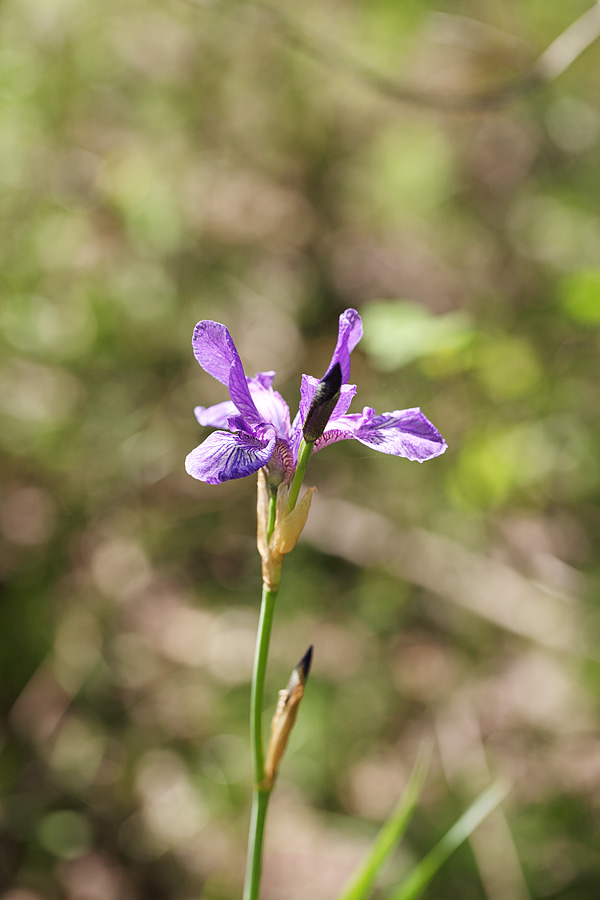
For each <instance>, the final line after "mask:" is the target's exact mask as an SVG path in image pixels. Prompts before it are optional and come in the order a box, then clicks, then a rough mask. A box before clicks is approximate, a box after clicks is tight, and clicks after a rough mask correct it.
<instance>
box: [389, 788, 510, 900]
mask: <svg viewBox="0 0 600 900" xmlns="http://www.w3.org/2000/svg"><path fill="white" fill-rule="evenodd" d="M509 791H510V785H507V784H506V782H504V781H496V782H495V783H494V784H492V785H491V786H490V787H489V788H487V790H485V791H484V792H483V793H482V794H480V795H479V797H478V798H477V800H475V802H474V803H472V804H471V806H470V807H469V808H468V809H467V811H466V812H465V813H463V815H462V816H461V817H460V819H458V821H457V822H455V823H454V825H453V826H452V828H451V829H450V830H449V831H448V832H447V833H446V834H445V835H444V837H443V838H442V839H441V841H440V842H439V843H438V844H436V846H435V847H434V848H433V850H430V851H429V853H428V854H427V856H424V857H423V859H422V860H421V861H420V862H419V863H417V865H416V866H415V868H414V869H413V870H412V872H410V873H409V875H408V877H407V878H406V879H405V881H404V882H403V883H402V886H401V887H400V888H399V890H397V891H396V892H395V893H393V894H391V895H390V896H389V898H388V900H415V898H416V897H419V896H420V895H421V894H422V893H423V891H424V890H425V888H426V887H427V885H428V884H429V882H430V881H431V879H432V878H433V876H434V875H435V874H436V872H437V871H438V869H439V868H440V866H442V865H443V863H445V862H446V860H447V859H448V857H449V856H451V855H452V854H453V853H454V851H455V850H456V849H457V848H458V847H460V845H461V844H462V843H463V842H464V841H466V840H467V838H469V837H470V836H471V834H472V833H473V832H474V831H475V829H476V828H477V826H478V825H480V824H481V823H482V822H483V820H484V819H485V818H487V816H489V815H490V813H492V812H493V811H494V810H495V809H496V807H498V806H499V805H500V804H501V803H502V801H503V800H504V799H505V797H506V796H507V794H508V793H509Z"/></svg>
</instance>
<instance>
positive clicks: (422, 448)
mask: <svg viewBox="0 0 600 900" xmlns="http://www.w3.org/2000/svg"><path fill="white" fill-rule="evenodd" d="M348 439H354V440H357V441H360V442H361V444H364V445H365V446H366V447H371V448H372V449H373V450H378V451H379V452H380V453H390V454H392V455H393V456H402V457H404V458H405V459H410V460H413V461H417V462H425V461H426V460H428V459H433V457H435V456H440V455H441V454H442V453H444V452H445V450H446V447H447V444H446V442H445V440H444V439H443V438H442V436H441V434H440V433H439V431H438V430H437V428H436V427H435V426H434V425H433V424H432V423H431V422H430V421H429V419H428V418H427V417H426V416H425V415H424V414H423V413H422V412H421V410H420V409H419V408H418V407H415V408H413V409H397V410H395V411H394V412H387V413H381V414H380V415H375V411H374V410H373V409H371V408H370V407H365V409H364V410H363V411H362V413H358V414H354V415H348V416H343V417H341V418H339V419H336V420H334V421H330V422H329V424H328V426H327V428H326V429H325V432H324V434H323V437H322V438H320V440H319V441H317V443H316V445H315V450H322V449H323V447H326V446H328V445H329V444H334V443H337V441H343V440H348Z"/></svg>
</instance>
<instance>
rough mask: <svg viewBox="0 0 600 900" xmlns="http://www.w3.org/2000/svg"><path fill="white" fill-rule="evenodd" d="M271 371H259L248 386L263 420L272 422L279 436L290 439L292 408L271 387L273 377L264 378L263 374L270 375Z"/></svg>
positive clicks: (249, 381)
mask: <svg viewBox="0 0 600 900" xmlns="http://www.w3.org/2000/svg"><path fill="white" fill-rule="evenodd" d="M270 374H271V373H266V372H263V373H259V374H258V375H257V376H256V378H249V379H248V387H249V388H250V395H251V397H252V400H253V401H254V404H255V406H256V409H257V410H258V413H259V415H260V417H261V421H263V422H270V423H271V425H273V426H274V427H275V428H276V429H277V433H278V435H279V437H281V438H283V439H284V440H286V441H287V440H289V437H290V434H291V425H290V408H289V406H288V405H287V403H286V402H285V400H284V399H283V397H282V396H281V394H280V393H279V392H278V391H274V390H273V388H272V387H271V381H272V380H273V378H272V377H271V378H270V379H269V380H266V381H265V380H264V378H262V377H261V376H264V375H270Z"/></svg>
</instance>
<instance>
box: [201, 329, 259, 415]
mask: <svg viewBox="0 0 600 900" xmlns="http://www.w3.org/2000/svg"><path fill="white" fill-rule="evenodd" d="M192 347H193V348H194V356H195V357H196V359H197V360H198V362H199V363H200V365H201V366H202V368H203V369H204V371H205V372H208V374H209V375H212V376H213V378H216V379H217V381H220V382H221V383H222V384H225V385H227V387H228V388H229V396H230V397H231V399H232V401H233V402H234V403H235V405H236V407H237V409H238V410H239V412H241V414H242V415H243V416H245V418H246V419H248V421H249V422H260V416H259V414H258V410H257V409H256V406H255V405H254V403H253V401H252V397H251V396H250V391H249V389H248V383H247V380H246V375H245V374H244V367H243V365H242V361H241V359H240V356H239V353H238V352H237V350H236V347H235V344H234V343H233V340H232V338H231V335H230V334H229V331H228V330H227V329H226V328H225V326H224V325H221V323H220V322H212V321H211V320H210V319H205V320H203V321H202V322H198V324H197V325H196V327H195V328H194V336H193V338H192Z"/></svg>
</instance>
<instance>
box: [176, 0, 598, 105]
mask: <svg viewBox="0 0 600 900" xmlns="http://www.w3.org/2000/svg"><path fill="white" fill-rule="evenodd" d="M191 2H192V3H195V4H197V5H206V0H191ZM236 5H237V6H240V5H241V6H243V7H244V8H254V9H258V10H259V11H260V12H261V13H263V14H264V15H265V16H267V17H268V19H269V20H270V22H271V24H272V25H273V26H274V28H275V29H276V30H277V31H278V33H279V35H280V36H281V38H282V39H283V40H285V41H286V42H287V43H288V44H289V45H290V46H292V47H294V49H296V50H298V51H299V52H301V53H303V54H305V55H306V56H309V57H311V58H312V59H314V60H315V61H317V62H319V63H320V64H321V65H325V66H327V67H329V68H331V69H335V70H336V71H338V72H343V73H344V74H345V75H347V76H348V77H350V78H352V79H353V80H354V81H356V82H359V83H360V84H362V85H365V86H367V87H369V88H371V89H372V90H374V91H376V92H377V93H379V94H381V95H383V96H385V97H387V98H388V99H390V100H393V101H396V102H399V103H410V104H412V105H415V106H423V107H427V108H429V109H438V110H442V111H446V112H484V111H486V110H490V109H495V108H497V107H500V106H503V105H505V104H506V103H510V102H511V101H512V100H515V99H516V98H518V97H520V96H522V95H524V94H528V93H530V92H531V91H534V90H537V89H539V88H541V87H543V85H545V84H547V83H548V82H550V81H552V80H554V79H555V78H558V77H559V75H562V73H563V72H564V71H565V70H566V69H568V68H569V66H571V65H572V64H573V63H574V62H575V60H576V59H577V58H578V57H579V56H581V54H582V53H583V52H584V51H585V50H586V49H587V48H588V47H589V46H591V44H593V43H594V41H596V40H597V39H598V38H599V37H600V2H598V0H595V2H594V5H593V6H592V7H590V9H588V10H586V11H585V12H584V13H583V14H582V15H581V16H580V17H579V18H578V19H576V20H575V21H574V22H573V23H572V24H571V25H569V27H568V28H566V29H565V31H563V32H562V33H561V34H560V35H559V36H558V37H557V38H555V40H554V41H552V43H551V44H550V45H549V46H548V47H547V48H546V50H544V52H543V53H542V54H541V55H540V56H539V57H538V58H537V60H536V61H535V62H534V63H533V65H531V66H530V67H529V68H528V69H526V70H525V71H524V72H522V73H521V74H520V75H518V76H517V77H515V78H514V79H512V80H510V81H508V82H506V83H504V84H501V85H499V86H498V87H494V88H491V89H490V90H486V91H482V92H477V93H472V94H450V93H440V92H437V91H427V90H421V89H419V88H417V87H412V86H411V85H407V84H403V83H401V82H398V81H395V80H394V79H393V78H390V77H388V76H387V75H385V74H384V73H382V72H380V71H378V70H377V69H375V68H373V67H372V66H370V65H368V64H367V63H365V62H363V61H362V60H360V59H358V58H356V57H354V56H353V55H352V54H351V53H349V52H348V51H347V50H346V49H344V48H343V47H341V46H340V45H338V44H335V43H334V42H333V41H331V40H329V39H328V38H325V37H323V35H321V34H318V33H316V32H314V31H308V30H307V29H306V28H304V27H303V26H302V25H300V24H299V23H298V22H296V21H294V19H293V18H292V17H291V16H289V15H288V14H287V12H285V11H284V10H282V9H281V8H280V7H277V6H274V5H272V4H271V3H270V2H268V0H244V2H243V3H242V4H240V3H239V2H237V0H236Z"/></svg>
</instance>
